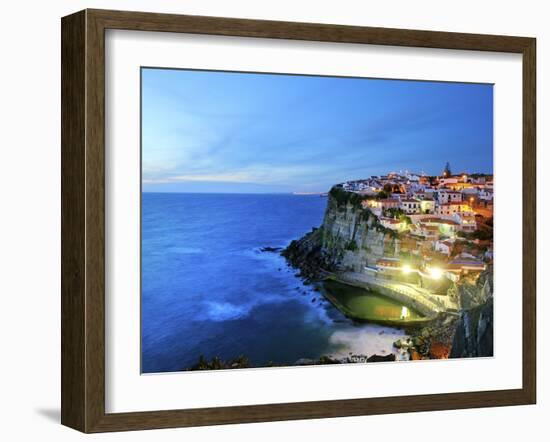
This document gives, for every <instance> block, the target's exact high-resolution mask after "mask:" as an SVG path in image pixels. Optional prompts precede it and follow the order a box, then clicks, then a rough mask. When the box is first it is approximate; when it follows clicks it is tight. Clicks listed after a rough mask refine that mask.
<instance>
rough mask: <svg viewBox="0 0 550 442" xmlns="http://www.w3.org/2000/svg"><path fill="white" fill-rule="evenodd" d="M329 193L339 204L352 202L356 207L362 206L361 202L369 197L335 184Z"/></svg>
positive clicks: (344, 204) (343, 204)
mask: <svg viewBox="0 0 550 442" xmlns="http://www.w3.org/2000/svg"><path fill="white" fill-rule="evenodd" d="M329 195H330V197H331V198H333V199H334V201H336V205H337V206H339V207H340V206H344V207H345V206H346V205H348V204H350V205H351V206H353V207H355V208H360V207H361V202H363V201H364V200H366V199H367V197H365V196H361V195H358V194H357V193H354V192H347V191H346V190H344V189H342V188H341V187H339V186H334V187H333V188H332V189H330V192H329Z"/></svg>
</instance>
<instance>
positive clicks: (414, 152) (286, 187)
mask: <svg viewBox="0 0 550 442" xmlns="http://www.w3.org/2000/svg"><path fill="white" fill-rule="evenodd" d="M447 161H449V162H450V163H451V169H452V170H453V171H454V172H461V171H467V172H470V173H471V172H486V173H492V170H493V87H492V86H491V85H479V84H462V83H438V82H418V81H401V80H377V79H363V78H336V77H316V76H293V75H271V74H250V73H230V72H205V71H190V70H169V69H152V68H144V69H143V70H142V182H143V190H144V191H146V192H147V191H151V192H225V193H227V192H229V193H233V192H238V193H263V192H266V193H270V192H322V191H327V190H328V189H330V187H331V186H332V185H333V184H335V183H338V182H342V181H345V180H350V179H358V178H366V177H368V176H371V175H381V174H385V173H388V172H391V171H398V170H405V169H406V170H411V171H417V172H421V171H424V172H425V173H427V174H434V175H435V174H439V173H440V172H441V171H442V170H443V167H444V165H445V163H446V162H447Z"/></svg>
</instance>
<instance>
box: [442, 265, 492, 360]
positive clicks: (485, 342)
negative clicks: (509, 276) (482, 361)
mask: <svg viewBox="0 0 550 442" xmlns="http://www.w3.org/2000/svg"><path fill="white" fill-rule="evenodd" d="M455 290H456V292H457V294H458V299H459V300H460V305H461V307H462V311H461V314H460V319H459V320H458V322H457V327H456V331H455V335H454V339H453V344H452V350H451V357H452V358H469V357H483V356H485V357H488V356H493V269H492V267H490V268H488V269H487V270H486V271H485V272H483V273H482V274H481V275H480V276H479V278H478V279H477V281H475V282H474V283H471V282H468V281H465V282H464V283H462V284H459V285H458V286H456V288H455Z"/></svg>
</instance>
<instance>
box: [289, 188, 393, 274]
mask: <svg viewBox="0 0 550 442" xmlns="http://www.w3.org/2000/svg"><path fill="white" fill-rule="evenodd" d="M346 194H347V195H346ZM398 253H399V240H398V239H397V238H395V235H393V234H392V232H388V231H387V230H386V229H385V228H384V227H383V226H381V225H380V224H379V223H378V219H377V218H376V216H374V215H372V213H371V212H370V211H369V210H366V209H363V208H362V207H361V201H360V198H359V197H357V195H355V194H350V193H348V192H344V191H340V190H335V189H333V190H332V191H331V192H330V193H329V196H328V201H327V208H326V210H325V215H324V219H323V224H322V225H321V227H319V228H318V229H314V230H312V231H311V232H310V233H308V234H307V235H305V236H304V237H303V238H301V239H299V240H296V241H292V243H291V244H290V245H289V246H288V247H287V248H286V249H285V250H284V251H283V255H284V256H285V257H287V258H288V259H289V261H290V262H291V264H292V265H294V266H295V267H298V268H299V269H300V270H301V273H302V275H303V276H306V277H309V278H315V277H318V276H319V269H324V270H328V271H344V270H353V271H361V269H362V268H363V267H364V266H365V265H374V264H375V263H376V260H377V259H378V258H381V257H382V256H396V255H397V254H398Z"/></svg>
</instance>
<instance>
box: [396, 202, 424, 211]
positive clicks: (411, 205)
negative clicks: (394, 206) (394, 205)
mask: <svg viewBox="0 0 550 442" xmlns="http://www.w3.org/2000/svg"><path fill="white" fill-rule="evenodd" d="M420 203H421V202H420V201H419V200H415V199H403V200H401V203H400V204H399V208H400V209H401V210H402V211H403V212H405V213H407V214H416V213H420V210H421V205H420Z"/></svg>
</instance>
